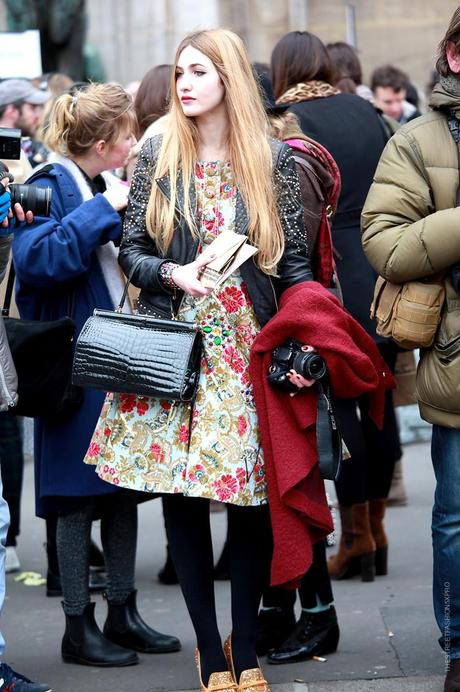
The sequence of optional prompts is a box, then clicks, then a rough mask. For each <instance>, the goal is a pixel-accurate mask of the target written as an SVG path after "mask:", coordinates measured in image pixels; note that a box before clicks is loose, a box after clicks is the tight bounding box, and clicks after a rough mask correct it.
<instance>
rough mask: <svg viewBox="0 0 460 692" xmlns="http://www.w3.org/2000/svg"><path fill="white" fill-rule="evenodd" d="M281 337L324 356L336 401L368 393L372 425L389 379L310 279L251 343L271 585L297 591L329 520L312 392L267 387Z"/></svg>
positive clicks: (360, 333) (344, 315)
mask: <svg viewBox="0 0 460 692" xmlns="http://www.w3.org/2000/svg"><path fill="white" fill-rule="evenodd" d="M288 338H294V339H296V340H297V341H300V342H301V343H304V344H310V345H312V346H314V347H315V349H316V350H317V352H318V353H319V354H320V355H321V356H323V358H324V359H325V361H326V363H327V367H328V371H329V377H330V381H331V387H332V391H333V393H334V395H335V396H337V397H341V398H355V397H358V396H361V395H362V394H366V393H367V394H368V395H369V402H370V415H371V416H372V418H373V420H374V421H375V422H376V424H377V425H379V426H381V425H382V423H383V411H384V394H385V390H386V389H389V388H392V387H394V379H393V376H392V374H391V372H390V371H389V370H388V368H387V366H386V364H385V362H384V361H383V359H382V357H381V355H380V353H379V350H378V349H377V347H376V345H375V343H374V341H373V339H372V338H371V337H370V336H369V335H368V334H367V333H366V332H365V330H364V329H363V328H362V327H361V326H360V325H359V324H358V322H356V320H354V319H353V317H352V316H351V315H350V314H349V313H348V312H347V311H346V310H345V309H344V308H343V307H342V305H341V304H340V303H339V301H338V300H337V298H335V297H334V296H333V295H332V294H331V293H329V291H327V290H326V289H325V288H323V287H322V286H321V285H320V284H319V283H316V282H314V281H311V282H306V283H301V284H297V285H296V286H292V287H291V288H289V289H288V290H287V291H285V292H284V293H283V295H282V298H281V301H280V308H279V311H278V313H277V314H276V315H275V316H274V317H273V318H272V319H271V320H270V322H269V323H268V324H267V325H265V327H264V328H263V329H262V330H261V332H260V333H259V334H258V336H257V337H256V339H255V341H254V344H253V347H252V350H251V360H250V365H249V370H250V375H251V378H252V383H253V390H254V399H255V403H256V408H257V415H258V418H259V425H260V431H261V441H262V448H263V452H264V461H265V471H266V474H267V482H268V498H269V503H270V515H271V520H272V529H273V539H274V552H273V560H272V571H271V583H272V585H273V586H284V587H288V588H296V587H297V586H298V585H299V583H300V580H301V578H302V576H303V575H304V574H305V572H306V571H307V570H308V569H309V567H310V565H311V563H312V545H313V543H315V542H317V541H319V540H321V539H323V538H324V537H325V536H327V534H328V533H330V531H331V530H332V520H331V515H330V512H329V509H328V506H327V501H326V494H325V490H324V483H323V480H322V478H321V476H320V472H319V466H318V463H317V452H316V402H317V389H316V387H314V386H313V387H311V388H308V389H303V390H302V391H301V392H299V393H298V394H296V395H295V396H294V397H291V396H290V395H289V394H287V393H285V392H282V391H280V390H277V389H276V388H275V387H272V386H271V385H270V384H269V383H268V381H267V372H268V368H269V367H270V364H271V359H272V351H273V349H274V348H275V347H276V346H279V345H280V344H282V343H284V342H285V341H286V340H287V339H288ZM345 463H346V462H345Z"/></svg>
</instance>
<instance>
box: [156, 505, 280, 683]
mask: <svg viewBox="0 0 460 692" xmlns="http://www.w3.org/2000/svg"><path fill="white" fill-rule="evenodd" d="M163 507H164V516H165V524H166V532H167V537H168V543H169V547H170V550H171V557H172V559H173V562H174V565H175V568H176V571H177V576H178V578H179V583H180V585H181V589H182V593H183V595H184V598H185V602H186V605H187V608H188V611H189V613H190V617H191V620H192V624H193V627H194V630H195V634H196V638H197V646H198V649H199V651H200V659H201V674H202V680H203V683H204V684H205V685H207V683H208V679H209V676H210V674H211V673H213V672H216V671H222V670H226V669H227V664H226V661H225V657H224V654H223V650H222V639H221V636H220V633H219V629H218V626H217V617H216V606H215V594H214V575H213V569H214V559H213V550H212V539H211V526H210V516H209V501H208V500H205V499H202V498H195V497H184V496H183V495H165V496H164V498H163ZM227 509H228V535H227V541H228V551H229V563H230V581H231V606H232V651H233V660H234V664H235V672H236V675H237V679H239V676H240V674H241V671H243V670H247V669H248V668H256V667H257V666H258V662H257V655H256V648H255V643H256V623H257V612H258V609H259V603H260V598H261V595H262V592H263V590H264V588H265V587H266V586H267V585H268V582H269V576H270V560H271V553H272V537H271V528H270V515H269V510H268V506H266V505H265V506H262V507H237V506H235V505H227Z"/></svg>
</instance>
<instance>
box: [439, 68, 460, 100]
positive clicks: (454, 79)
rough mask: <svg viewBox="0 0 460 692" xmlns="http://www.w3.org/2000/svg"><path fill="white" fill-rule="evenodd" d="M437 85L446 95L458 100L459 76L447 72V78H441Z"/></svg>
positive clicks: (459, 97)
mask: <svg viewBox="0 0 460 692" xmlns="http://www.w3.org/2000/svg"><path fill="white" fill-rule="evenodd" d="M439 83H440V84H441V86H442V88H443V89H444V91H445V92H446V93H447V94H449V95H450V96H454V97H455V98H458V99H460V75H457V74H454V73H453V72H449V74H448V75H447V77H441V79H440V80H439Z"/></svg>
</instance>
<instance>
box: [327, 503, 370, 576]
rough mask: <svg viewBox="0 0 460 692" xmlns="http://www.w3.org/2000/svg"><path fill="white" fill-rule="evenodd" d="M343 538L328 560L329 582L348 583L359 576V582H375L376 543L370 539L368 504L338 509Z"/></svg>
mask: <svg viewBox="0 0 460 692" xmlns="http://www.w3.org/2000/svg"><path fill="white" fill-rule="evenodd" d="M340 519H341V523H342V535H341V537H340V544H339V552H338V553H336V554H335V555H332V556H331V557H330V558H329V559H328V570H329V574H330V576H331V578H332V579H349V578H350V577H354V576H356V575H357V574H361V579H362V581H374V578H375V564H374V561H375V541H374V539H373V537H372V533H371V527H370V520H369V504H368V503H367V502H362V503H359V504H355V505H351V507H343V506H342V505H340Z"/></svg>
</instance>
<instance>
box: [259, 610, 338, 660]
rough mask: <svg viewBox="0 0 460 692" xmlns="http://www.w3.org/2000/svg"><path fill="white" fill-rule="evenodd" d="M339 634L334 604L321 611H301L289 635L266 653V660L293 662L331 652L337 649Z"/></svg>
mask: <svg viewBox="0 0 460 692" xmlns="http://www.w3.org/2000/svg"><path fill="white" fill-rule="evenodd" d="M339 636H340V632H339V626H338V624H337V614H336V612H335V608H334V606H330V608H328V610H323V611H322V612H321V613H306V612H303V613H302V615H301V616H300V620H299V622H298V623H297V625H296V626H295V628H294V631H293V632H292V634H291V635H290V637H288V639H286V641H285V642H284V643H283V644H282V645H281V646H280V647H279V648H276V649H274V650H273V651H271V652H270V653H269V654H268V657H267V658H268V662H269V663H295V662H296V661H305V660H306V659H308V658H311V657H312V656H323V655H325V654H332V653H334V651H336V650H337V645H338V643H339Z"/></svg>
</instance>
